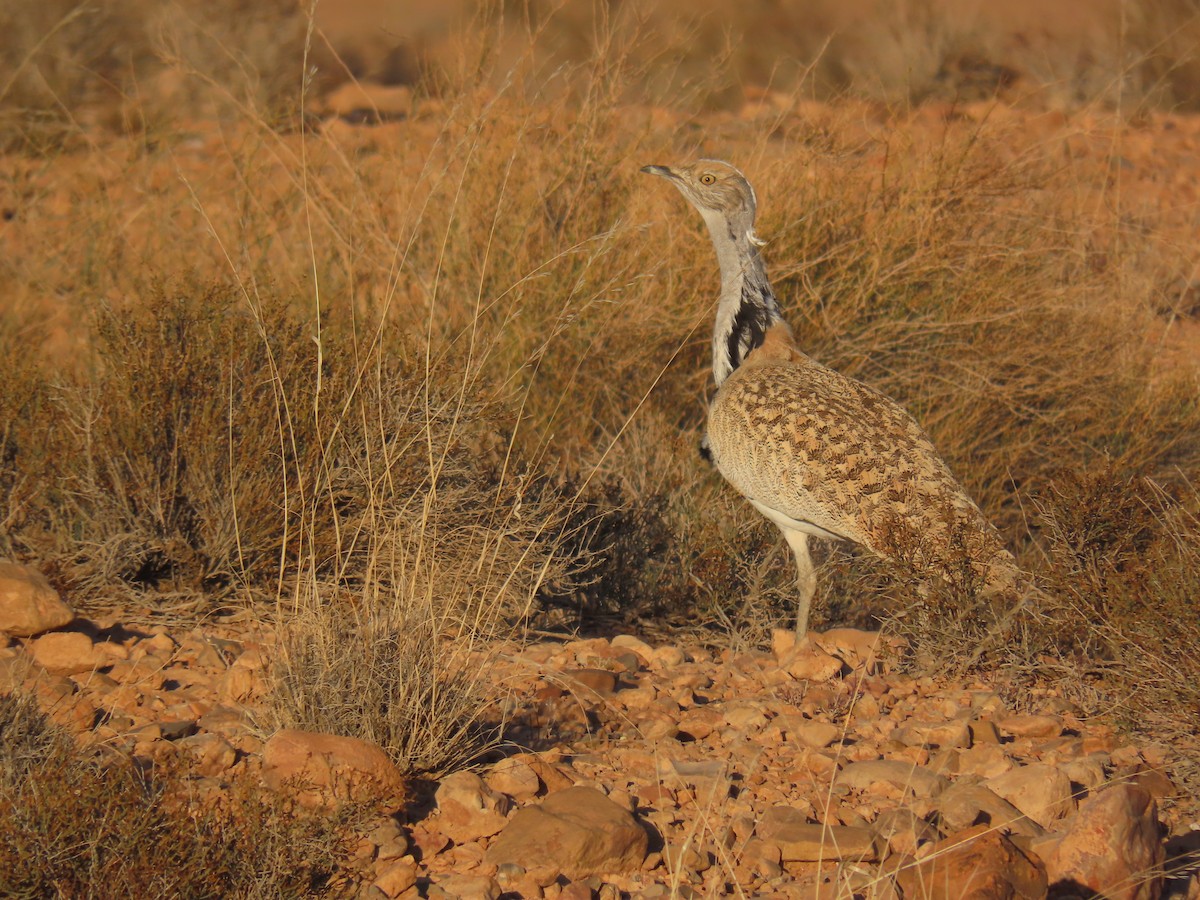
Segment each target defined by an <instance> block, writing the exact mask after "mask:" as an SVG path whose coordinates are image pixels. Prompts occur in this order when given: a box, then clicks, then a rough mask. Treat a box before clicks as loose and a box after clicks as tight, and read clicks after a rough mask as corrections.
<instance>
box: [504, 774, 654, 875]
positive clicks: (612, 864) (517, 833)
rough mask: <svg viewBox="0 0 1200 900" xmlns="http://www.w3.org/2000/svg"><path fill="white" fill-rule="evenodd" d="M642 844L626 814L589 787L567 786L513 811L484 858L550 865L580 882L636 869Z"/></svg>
mask: <svg viewBox="0 0 1200 900" xmlns="http://www.w3.org/2000/svg"><path fill="white" fill-rule="evenodd" d="M646 844H647V836H646V832H645V830H643V828H642V827H641V825H639V824H638V823H637V821H636V820H635V819H634V818H633V816H632V815H630V814H629V812H627V811H626V810H624V809H622V808H621V807H620V806H618V805H617V804H615V803H613V802H612V801H611V800H609V799H608V798H607V797H605V796H604V795H603V794H601V793H600V792H599V791H597V790H595V789H594V788H589V787H572V788H567V789H566V790H564V791H559V792H558V793H556V794H551V795H550V796H549V797H547V798H546V800H545V802H543V803H542V805H541V806H531V807H526V808H524V809H519V810H517V812H516V813H515V814H514V815H513V817H512V819H511V820H510V821H509V823H508V825H507V826H506V827H505V829H504V831H502V832H501V833H500V836H499V837H498V838H497V839H496V840H495V841H494V842H493V843H492V845H491V847H489V848H488V852H487V857H486V859H487V861H488V863H490V864H491V865H496V866H500V865H504V864H505V863H516V864H517V865H520V866H523V867H525V868H526V869H530V868H533V867H534V866H555V867H556V868H558V869H559V871H561V872H563V873H564V874H565V875H567V877H568V878H586V877H587V876H589V875H594V874H604V873H616V872H629V871H633V870H635V869H637V868H638V867H639V866H640V865H641V863H642V860H643V859H645V856H646Z"/></svg>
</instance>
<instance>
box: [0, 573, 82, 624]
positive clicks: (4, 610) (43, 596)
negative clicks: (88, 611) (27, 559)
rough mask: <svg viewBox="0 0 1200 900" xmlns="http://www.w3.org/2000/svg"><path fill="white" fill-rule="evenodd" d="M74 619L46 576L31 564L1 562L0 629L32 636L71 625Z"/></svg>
mask: <svg viewBox="0 0 1200 900" xmlns="http://www.w3.org/2000/svg"><path fill="white" fill-rule="evenodd" d="M74 618H75V613H74V612H72V611H71V607H69V606H67V604H66V603H64V602H63V601H62V598H61V597H60V596H59V594H58V591H56V590H55V589H54V588H53V587H51V586H50V582H49V581H47V580H46V576H45V575H43V574H42V573H41V572H39V571H38V570H37V569H34V568H31V567H29V566H21V565H18V564H17V563H14V562H9V561H7V560H3V561H0V632H2V633H5V634H11V635H15V636H16V637H32V636H33V635H35V634H41V633H42V632H44V631H50V630H52V629H54V628H62V627H63V626H64V625H69V624H70V623H71V621H72V620H73V619H74Z"/></svg>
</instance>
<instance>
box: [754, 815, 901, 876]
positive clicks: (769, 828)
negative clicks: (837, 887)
mask: <svg viewBox="0 0 1200 900" xmlns="http://www.w3.org/2000/svg"><path fill="white" fill-rule="evenodd" d="M757 833H758V836H759V838H760V839H761V840H763V841H764V842H766V843H768V844H771V845H773V846H775V847H778V848H779V857H780V859H781V860H783V861H784V862H817V861H819V860H837V859H852V860H857V861H860V862H875V861H876V860H878V859H879V848H877V847H876V846H875V834H874V833H873V832H872V831H871V830H870V829H869V828H855V827H853V826H849V825H813V824H810V823H808V822H806V821H805V815H804V812H803V811H802V810H799V809H795V808H793V807H790V806H774V807H771V808H770V809H768V810H767V811H766V812H765V813H764V814H763V816H762V820H761V821H760V822H759V825H758V831H757Z"/></svg>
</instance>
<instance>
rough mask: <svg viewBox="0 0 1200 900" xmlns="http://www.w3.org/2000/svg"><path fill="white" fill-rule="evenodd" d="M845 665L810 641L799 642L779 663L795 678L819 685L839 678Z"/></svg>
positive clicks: (780, 666)
mask: <svg viewBox="0 0 1200 900" xmlns="http://www.w3.org/2000/svg"><path fill="white" fill-rule="evenodd" d="M844 665H845V663H843V662H842V661H841V660H840V659H838V658H837V657H836V656H831V655H829V654H828V653H826V652H825V651H824V650H822V649H821V648H820V647H818V646H817V645H816V644H814V643H812V642H811V641H808V640H802V641H799V642H797V643H796V645H795V646H794V647H793V648H792V649H791V650H789V651H788V652H787V653H786V654H784V656H783V659H781V660H780V662H779V668H781V669H783V670H784V671H785V672H787V673H788V674H789V675H791V676H792V677H793V678H796V679H799V680H801V681H814V682H817V683H820V682H824V681H829V680H830V679H832V678H835V677H837V675H839V674H840V673H841V671H842V667H843V666H844Z"/></svg>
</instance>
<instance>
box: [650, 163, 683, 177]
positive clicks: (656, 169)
mask: <svg viewBox="0 0 1200 900" xmlns="http://www.w3.org/2000/svg"><path fill="white" fill-rule="evenodd" d="M642 171H643V172H645V173H646V174H647V175H661V176H662V177H663V178H678V177H679V176H677V175H676V174H675V173H674V172H672V171H671V170H670V169H668V168H667V167H666V166H642Z"/></svg>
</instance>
